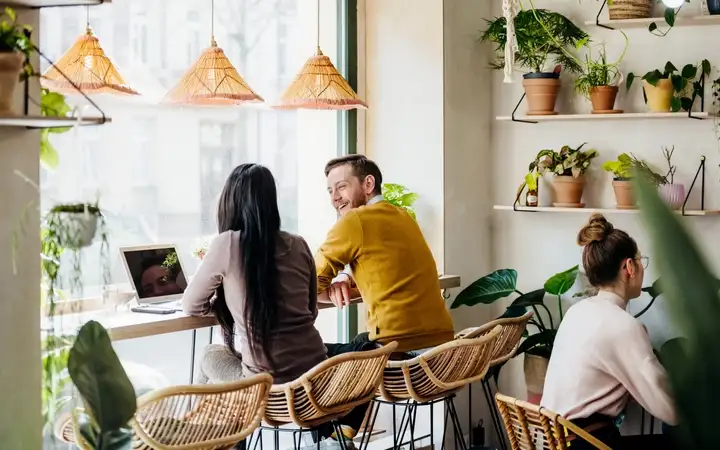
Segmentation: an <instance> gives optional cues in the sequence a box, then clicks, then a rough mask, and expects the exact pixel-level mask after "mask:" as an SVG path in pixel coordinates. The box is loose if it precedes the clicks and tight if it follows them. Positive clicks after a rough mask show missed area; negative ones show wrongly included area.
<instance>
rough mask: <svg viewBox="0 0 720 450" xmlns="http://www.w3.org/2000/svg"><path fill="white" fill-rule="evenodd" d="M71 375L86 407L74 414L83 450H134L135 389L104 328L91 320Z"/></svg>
mask: <svg viewBox="0 0 720 450" xmlns="http://www.w3.org/2000/svg"><path fill="white" fill-rule="evenodd" d="M68 372H69V374H70V378H71V379H72V382H73V384H74V385H75V387H76V388H77V390H78V392H79V393H80V396H81V397H82V400H83V403H84V405H85V410H84V411H82V410H81V411H76V412H75V414H74V415H73V421H74V423H75V424H76V427H75V429H78V430H79V431H80V432H79V433H78V434H79V435H78V436H76V439H77V441H78V443H81V444H82V445H81V448H87V449H95V450H107V449H110V448H112V449H116V450H130V448H131V441H132V430H131V428H130V426H129V422H130V420H132V418H133V416H134V415H135V410H136V409H137V403H136V398H135V389H134V388H133V385H132V383H131V382H130V379H129V378H128V376H127V373H126V372H125V369H124V368H123V366H122V364H121V363H120V359H118V356H117V354H116V353H115V351H114V350H113V347H112V343H111V342H110V337H109V336H108V333H107V331H106V330H105V328H103V326H102V325H100V324H99V323H97V322H95V321H90V322H87V323H86V324H85V325H83V326H82V328H80V331H79V333H78V335H77V339H75V343H74V344H73V346H72V349H71V350H70V355H69V357H68Z"/></svg>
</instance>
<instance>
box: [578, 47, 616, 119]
mask: <svg viewBox="0 0 720 450" xmlns="http://www.w3.org/2000/svg"><path fill="white" fill-rule="evenodd" d="M623 36H625V49H624V50H623V52H622V54H621V55H620V58H618V60H617V61H615V62H614V63H609V62H608V61H607V54H606V52H605V45H604V44H603V45H602V47H601V49H600V51H599V54H598V56H597V58H595V57H593V54H592V48H591V47H590V46H588V53H587V55H585V61H584V62H583V68H582V73H581V74H580V76H578V78H577V79H576V80H575V91H576V92H577V93H579V94H580V95H582V96H584V97H585V98H588V99H590V103H591V104H592V114H613V113H622V110H618V109H615V99H616V97H617V93H618V84H620V83H621V82H622V74H621V73H620V71H619V70H618V65H619V64H620V61H622V60H623V58H624V57H625V51H626V50H627V44H628V39H627V36H626V35H625V33H623Z"/></svg>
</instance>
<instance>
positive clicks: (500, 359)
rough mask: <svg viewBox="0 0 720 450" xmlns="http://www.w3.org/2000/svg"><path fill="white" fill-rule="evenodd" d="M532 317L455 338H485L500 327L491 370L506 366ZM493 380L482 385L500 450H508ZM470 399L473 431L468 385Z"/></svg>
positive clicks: (492, 324) (490, 325)
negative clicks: (492, 383) (500, 365)
mask: <svg viewBox="0 0 720 450" xmlns="http://www.w3.org/2000/svg"><path fill="white" fill-rule="evenodd" d="M532 316H533V313H532V311H528V312H526V313H525V314H523V315H522V316H520V317H512V318H503V319H496V320H493V321H491V322H488V323H486V324H484V325H481V326H479V327H473V328H466V329H464V330H462V331H460V332H459V333H457V334H456V335H455V338H456V339H473V338H476V337H479V336H483V335H485V334H487V333H489V332H490V331H491V330H493V329H495V327H497V326H500V327H501V329H500V335H499V336H498V337H497V339H496V340H495V346H494V347H493V354H492V359H491V361H490V368H492V367H495V366H497V365H499V364H504V363H505V362H506V361H508V360H509V359H510V358H512V357H513V356H515V352H517V349H518V347H520V340H521V339H522V335H523V332H524V331H525V328H526V327H527V324H528V322H529V321H530V319H531V318H532ZM492 378H493V377H492V374H490V373H488V374H487V375H486V376H485V377H484V378H483V379H482V381H481V384H482V387H483V393H484V394H485V400H486V401H487V405H488V409H489V410H490V417H491V418H492V421H493V426H494V427H495V433H496V434H497V437H498V441H499V443H500V448H502V449H503V450H507V441H506V439H505V432H504V431H503V428H504V427H503V426H502V421H501V420H500V415H499V413H498V411H497V409H496V407H495V402H494V401H493V392H492V385H491V384H490V381H491V379H492ZM495 388H496V389H497V386H495ZM468 398H469V401H468V422H469V424H470V430H472V428H473V421H472V385H468Z"/></svg>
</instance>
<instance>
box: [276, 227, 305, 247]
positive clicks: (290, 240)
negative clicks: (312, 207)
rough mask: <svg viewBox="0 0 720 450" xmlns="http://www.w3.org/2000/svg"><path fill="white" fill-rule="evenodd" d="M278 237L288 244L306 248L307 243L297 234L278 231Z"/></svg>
mask: <svg viewBox="0 0 720 450" xmlns="http://www.w3.org/2000/svg"><path fill="white" fill-rule="evenodd" d="M280 239H282V240H283V241H284V242H286V243H287V244H288V246H291V247H296V246H297V248H307V247H308V244H307V242H306V241H305V239H304V238H303V237H302V236H300V235H299V234H294V233H289V232H287V231H280Z"/></svg>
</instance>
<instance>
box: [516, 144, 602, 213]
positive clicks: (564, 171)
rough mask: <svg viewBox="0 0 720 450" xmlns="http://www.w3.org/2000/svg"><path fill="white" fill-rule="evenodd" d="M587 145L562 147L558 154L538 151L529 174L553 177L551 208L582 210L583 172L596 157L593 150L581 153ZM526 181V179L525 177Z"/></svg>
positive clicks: (595, 151) (547, 150)
mask: <svg viewBox="0 0 720 450" xmlns="http://www.w3.org/2000/svg"><path fill="white" fill-rule="evenodd" d="M585 144H587V142H584V143H583V144H581V145H580V146H579V147H578V148H572V147H570V146H568V145H564V146H563V147H562V148H561V149H560V151H559V152H556V151H555V150H551V149H545V150H540V152H539V153H538V154H537V156H536V157H535V160H534V161H533V162H531V163H530V166H529V167H528V170H529V172H530V173H532V172H533V171H535V170H537V171H538V172H539V173H547V172H550V173H552V174H554V175H555V177H554V178H553V187H554V188H555V202H554V203H553V206H557V207H565V208H582V207H584V206H585V204H584V203H582V202H581V200H582V195H583V189H584V187H585V176H584V174H585V172H586V171H587V169H588V168H589V167H590V163H591V162H592V160H593V159H594V158H596V157H597V156H598V152H597V150H595V149H589V150H585V151H583V150H582V148H583V147H584V146H585ZM526 180H527V177H526Z"/></svg>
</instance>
